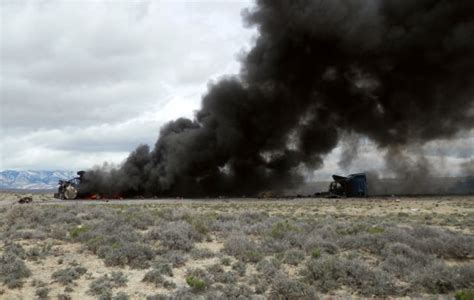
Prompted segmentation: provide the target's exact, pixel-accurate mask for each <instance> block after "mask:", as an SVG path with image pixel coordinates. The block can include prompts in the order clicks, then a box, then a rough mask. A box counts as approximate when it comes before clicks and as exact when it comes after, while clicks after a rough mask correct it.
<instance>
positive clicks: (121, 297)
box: [112, 292, 130, 300]
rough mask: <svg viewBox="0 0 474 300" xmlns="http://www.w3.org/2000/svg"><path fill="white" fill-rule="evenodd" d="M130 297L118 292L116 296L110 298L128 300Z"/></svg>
mask: <svg viewBox="0 0 474 300" xmlns="http://www.w3.org/2000/svg"><path fill="white" fill-rule="evenodd" d="M128 299H130V297H129V296H128V295H127V294H126V293H124V292H118V293H117V295H115V296H113V297H112V300H128Z"/></svg>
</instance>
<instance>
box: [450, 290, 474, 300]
mask: <svg viewBox="0 0 474 300" xmlns="http://www.w3.org/2000/svg"><path fill="white" fill-rule="evenodd" d="M454 298H455V299H456V300H474V290H462V291H458V292H456V293H455V294H454Z"/></svg>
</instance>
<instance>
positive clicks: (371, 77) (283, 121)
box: [88, 0, 474, 196]
mask: <svg viewBox="0 0 474 300" xmlns="http://www.w3.org/2000/svg"><path fill="white" fill-rule="evenodd" d="M243 15H244V20H245V23H246V25H248V26H256V27H257V28H258V31H259V36H258V39H257V40H256V44H255V46H254V48H253V49H252V50H251V51H250V52H249V53H247V54H246V56H245V57H244V58H243V59H242V67H241V72H240V74H239V75H238V76H230V77H227V78H223V79H221V80H220V81H219V82H217V83H215V84H211V85H210V86H209V90H208V92H207V94H206V95H205V96H204V97H203V99H202V108H201V110H200V111H199V112H197V114H196V116H195V119H194V120H189V119H178V120H176V121H173V122H170V123H168V124H167V125H166V126H164V127H163V129H162V130H161V132H160V136H159V138H158V141H157V142H156V144H155V146H154V148H153V149H149V148H148V147H147V146H140V147H138V148H137V149H136V150H135V151H134V152H133V153H131V154H130V156H129V158H128V159H127V161H126V162H125V163H124V165H123V166H122V167H121V168H120V169H117V170H114V171H112V172H107V173H104V172H101V171H95V172H92V171H91V172H89V173H88V178H89V183H90V186H89V188H90V190H91V191H95V192H101V193H109V194H110V193H121V194H125V195H134V194H143V195H162V196H171V195H182V196H202V195H209V196H213V195H221V194H226V195H235V196H240V195H249V194H255V193H257V192H259V191H262V190H265V189H275V188H277V187H281V188H284V187H288V186H290V185H292V184H294V183H297V182H298V181H299V180H300V179H301V178H300V176H299V175H298V174H299V172H298V170H299V169H301V168H304V167H308V168H318V167H319V166H321V164H322V157H323V155H325V154H327V153H328V152H330V151H331V150H332V149H333V148H334V147H335V146H336V145H337V143H338V141H339V137H340V136H342V135H346V134H348V135H351V134H356V135H362V136H366V137H368V138H369V139H371V140H373V141H374V142H376V143H377V144H378V145H379V146H380V147H381V148H388V149H391V148H392V147H393V148H399V147H403V146H404V145H408V144H413V143H420V144H423V143H424V142H426V141H430V140H433V139H437V138H444V137H449V136H452V135H453V134H455V133H457V132H459V131H460V130H465V129H468V128H472V127H474V126H473V125H474V105H473V103H474V102H473V95H474V38H473V36H474V1H472V0H456V1H453V0H411V1H400V0H311V1H310V0H300V1H298V0H296V1H295V0H279V1H278V0H260V1H257V3H256V6H255V7H254V8H253V9H251V10H247V11H245V12H244V13H243Z"/></svg>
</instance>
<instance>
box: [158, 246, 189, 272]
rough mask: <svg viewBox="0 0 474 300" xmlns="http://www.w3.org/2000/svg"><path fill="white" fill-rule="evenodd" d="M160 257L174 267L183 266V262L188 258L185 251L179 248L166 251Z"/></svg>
mask: <svg viewBox="0 0 474 300" xmlns="http://www.w3.org/2000/svg"><path fill="white" fill-rule="evenodd" d="M162 258H163V259H165V260H166V261H168V262H169V263H170V264H171V265H173V267H175V268H179V267H182V266H184V264H185V263H186V261H187V260H188V258H187V256H186V253H184V252H183V251H181V250H171V251H167V252H166V253H164V254H163V255H162Z"/></svg>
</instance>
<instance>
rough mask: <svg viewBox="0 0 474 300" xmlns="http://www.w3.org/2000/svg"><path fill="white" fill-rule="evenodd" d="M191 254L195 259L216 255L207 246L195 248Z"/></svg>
mask: <svg viewBox="0 0 474 300" xmlns="http://www.w3.org/2000/svg"><path fill="white" fill-rule="evenodd" d="M189 254H190V255H191V257H192V258H194V259H206V258H211V257H214V252H212V251H211V250H209V249H207V248H194V249H192V250H191V252H190V253H189Z"/></svg>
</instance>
